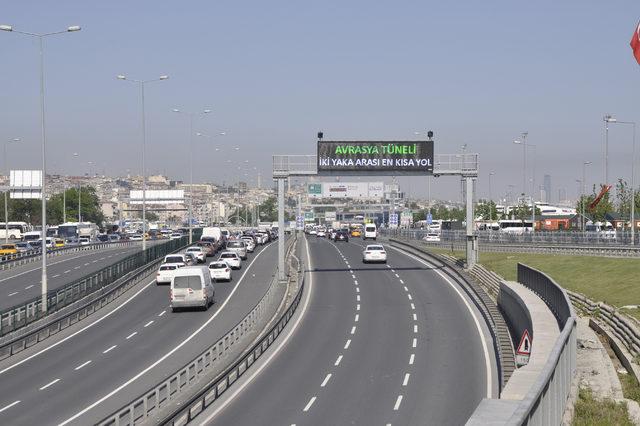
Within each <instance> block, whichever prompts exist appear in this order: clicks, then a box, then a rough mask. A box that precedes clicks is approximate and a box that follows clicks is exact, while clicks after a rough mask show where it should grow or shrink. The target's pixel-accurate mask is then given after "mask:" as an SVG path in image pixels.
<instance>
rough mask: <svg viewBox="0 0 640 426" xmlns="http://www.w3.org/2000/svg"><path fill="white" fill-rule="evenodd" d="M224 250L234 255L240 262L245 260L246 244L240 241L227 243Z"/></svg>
mask: <svg viewBox="0 0 640 426" xmlns="http://www.w3.org/2000/svg"><path fill="white" fill-rule="evenodd" d="M225 250H226V251H232V252H234V253H236V254H237V255H238V256H239V257H240V259H242V260H246V259H247V244H246V243H245V242H244V241H242V240H232V241H228V242H227V247H226V248H225Z"/></svg>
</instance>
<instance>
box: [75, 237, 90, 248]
mask: <svg viewBox="0 0 640 426" xmlns="http://www.w3.org/2000/svg"><path fill="white" fill-rule="evenodd" d="M78 243H79V244H80V245H81V246H88V245H89V244H91V237H85V236H82V237H80V238H78Z"/></svg>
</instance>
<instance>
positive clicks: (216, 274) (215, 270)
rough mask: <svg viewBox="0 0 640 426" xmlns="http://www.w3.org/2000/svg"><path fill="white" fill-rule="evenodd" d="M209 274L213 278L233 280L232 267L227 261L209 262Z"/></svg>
mask: <svg viewBox="0 0 640 426" xmlns="http://www.w3.org/2000/svg"><path fill="white" fill-rule="evenodd" d="M209 274H210V275H211V279H212V280H216V281H231V268H230V267H229V265H228V264H227V262H219V261H215V262H211V263H210V264H209Z"/></svg>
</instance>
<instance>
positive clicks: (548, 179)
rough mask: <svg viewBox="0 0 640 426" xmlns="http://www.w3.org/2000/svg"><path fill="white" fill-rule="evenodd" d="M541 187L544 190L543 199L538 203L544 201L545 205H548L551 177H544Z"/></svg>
mask: <svg viewBox="0 0 640 426" xmlns="http://www.w3.org/2000/svg"><path fill="white" fill-rule="evenodd" d="M542 186H543V189H544V194H545V199H544V200H540V201H544V202H545V203H550V202H551V175H544V180H543V184H542Z"/></svg>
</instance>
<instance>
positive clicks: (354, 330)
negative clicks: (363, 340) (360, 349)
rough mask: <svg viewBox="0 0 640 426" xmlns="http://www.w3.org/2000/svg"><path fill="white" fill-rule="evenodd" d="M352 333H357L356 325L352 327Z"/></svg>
mask: <svg viewBox="0 0 640 426" xmlns="http://www.w3.org/2000/svg"><path fill="white" fill-rule="evenodd" d="M351 334H356V326H355V325H354V326H353V327H351Z"/></svg>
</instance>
